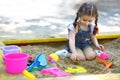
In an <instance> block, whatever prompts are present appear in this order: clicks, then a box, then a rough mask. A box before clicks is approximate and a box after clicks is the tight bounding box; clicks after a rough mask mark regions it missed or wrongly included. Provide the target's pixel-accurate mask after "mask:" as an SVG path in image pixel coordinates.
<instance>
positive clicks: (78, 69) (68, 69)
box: [65, 66, 87, 73]
mask: <svg viewBox="0 0 120 80" xmlns="http://www.w3.org/2000/svg"><path fill="white" fill-rule="evenodd" d="M65 72H68V73H76V72H77V73H84V72H87V70H86V69H85V68H84V67H81V66H77V67H76V68H72V67H68V68H67V69H65Z"/></svg>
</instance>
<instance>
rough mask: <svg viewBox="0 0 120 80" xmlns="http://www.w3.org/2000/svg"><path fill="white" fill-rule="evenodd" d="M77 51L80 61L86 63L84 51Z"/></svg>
mask: <svg viewBox="0 0 120 80" xmlns="http://www.w3.org/2000/svg"><path fill="white" fill-rule="evenodd" d="M76 50H77V53H78V56H77V57H78V59H79V60H78V61H85V60H86V58H85V55H84V53H83V51H82V50H81V49H79V48H77V49H76Z"/></svg>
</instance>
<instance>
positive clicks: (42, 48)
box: [21, 39, 120, 77]
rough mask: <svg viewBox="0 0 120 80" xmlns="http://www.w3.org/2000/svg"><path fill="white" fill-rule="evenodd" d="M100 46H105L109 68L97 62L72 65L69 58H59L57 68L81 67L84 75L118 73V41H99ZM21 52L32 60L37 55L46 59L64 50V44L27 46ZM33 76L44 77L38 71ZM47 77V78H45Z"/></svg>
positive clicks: (119, 67)
mask: <svg viewBox="0 0 120 80" xmlns="http://www.w3.org/2000/svg"><path fill="white" fill-rule="evenodd" d="M99 42H100V43H101V44H103V45H104V46H105V51H106V52H107V53H108V54H109V60H107V61H109V62H112V63H113V65H112V66H111V68H107V69H106V68H105V66H104V65H103V64H101V63H100V62H98V61H97V60H92V61H84V62H80V63H78V64H73V63H72V62H71V60H70V59H69V58H65V59H62V58H61V57H60V59H59V62H58V63H57V66H58V67H59V68H60V69H61V70H63V71H64V70H65V69H66V68H67V67H73V68H74V67H76V66H82V67H84V68H85V69H87V72H86V73H82V74H105V73H120V58H119V56H120V39H114V40H107V41H106V40H101V41H99ZM21 48H22V50H23V52H26V53H29V54H30V56H32V57H33V58H35V57H36V55H37V54H39V53H44V54H45V55H46V58H47V57H48V55H49V54H51V53H54V52H55V51H57V50H60V49H65V48H66V43H45V44H35V45H27V46H21ZM33 74H34V75H36V76H37V77H44V75H41V74H40V73H39V71H35V72H33ZM78 74H81V73H73V74H71V75H78ZM47 77H49V76H47Z"/></svg>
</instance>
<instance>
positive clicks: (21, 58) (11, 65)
mask: <svg viewBox="0 0 120 80" xmlns="http://www.w3.org/2000/svg"><path fill="white" fill-rule="evenodd" d="M3 58H4V62H5V67H6V72H7V73H11V74H20V73H22V72H23V71H24V70H25V69H26V68H27V63H28V58H29V55H28V54H27V53H22V54H18V53H17V54H16V53H10V54H5V55H4V56H3Z"/></svg>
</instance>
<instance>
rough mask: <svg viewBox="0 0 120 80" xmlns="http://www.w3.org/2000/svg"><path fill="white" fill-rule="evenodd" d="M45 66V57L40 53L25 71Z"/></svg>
mask: <svg viewBox="0 0 120 80" xmlns="http://www.w3.org/2000/svg"><path fill="white" fill-rule="evenodd" d="M46 65H47V60H46V57H45V55H44V54H43V53H40V54H38V55H37V56H36V58H35V59H34V62H33V63H32V64H31V65H30V66H28V67H27V70H28V71H30V70H31V69H32V68H35V67H38V68H44V67H45V66H46Z"/></svg>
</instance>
